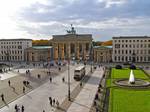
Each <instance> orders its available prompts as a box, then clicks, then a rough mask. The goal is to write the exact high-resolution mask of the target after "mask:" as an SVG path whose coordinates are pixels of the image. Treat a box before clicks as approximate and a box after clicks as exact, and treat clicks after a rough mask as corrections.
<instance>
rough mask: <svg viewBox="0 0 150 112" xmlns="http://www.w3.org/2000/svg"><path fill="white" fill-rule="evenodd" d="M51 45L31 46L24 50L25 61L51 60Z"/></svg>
mask: <svg viewBox="0 0 150 112" xmlns="http://www.w3.org/2000/svg"><path fill="white" fill-rule="evenodd" d="M52 53H53V49H52V46H32V47H29V48H27V49H26V50H25V59H26V62H28V63H30V62H48V61H50V60H52Z"/></svg>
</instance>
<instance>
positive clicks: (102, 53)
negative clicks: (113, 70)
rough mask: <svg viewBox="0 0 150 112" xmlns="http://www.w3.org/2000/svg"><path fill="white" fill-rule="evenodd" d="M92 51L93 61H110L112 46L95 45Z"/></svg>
mask: <svg viewBox="0 0 150 112" xmlns="http://www.w3.org/2000/svg"><path fill="white" fill-rule="evenodd" d="M93 52H94V62H95V63H107V62H111V61H112V46H95V47H94V49H93Z"/></svg>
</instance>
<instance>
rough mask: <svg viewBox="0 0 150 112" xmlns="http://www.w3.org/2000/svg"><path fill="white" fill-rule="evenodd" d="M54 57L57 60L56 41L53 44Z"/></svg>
mask: <svg viewBox="0 0 150 112" xmlns="http://www.w3.org/2000/svg"><path fill="white" fill-rule="evenodd" d="M54 59H55V60H58V43H55V44H54Z"/></svg>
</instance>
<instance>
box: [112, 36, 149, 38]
mask: <svg viewBox="0 0 150 112" xmlns="http://www.w3.org/2000/svg"><path fill="white" fill-rule="evenodd" d="M112 38H113V39H136V38H138V39H143V38H146V39H147V38H150V36H120V37H112Z"/></svg>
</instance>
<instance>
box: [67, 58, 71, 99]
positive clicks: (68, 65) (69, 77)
mask: <svg viewBox="0 0 150 112" xmlns="http://www.w3.org/2000/svg"><path fill="white" fill-rule="evenodd" d="M69 64H70V60H69V56H68V100H69V101H71V98H70V65H69Z"/></svg>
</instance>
